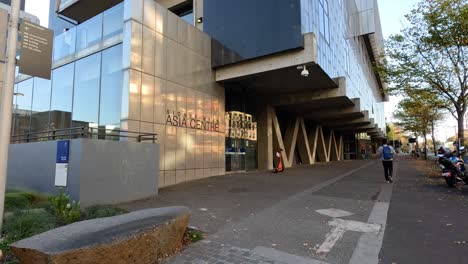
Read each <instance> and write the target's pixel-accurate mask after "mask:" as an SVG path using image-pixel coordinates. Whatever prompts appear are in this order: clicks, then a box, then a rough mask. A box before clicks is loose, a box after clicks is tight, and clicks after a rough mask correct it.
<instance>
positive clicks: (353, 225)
mask: <svg viewBox="0 0 468 264" xmlns="http://www.w3.org/2000/svg"><path fill="white" fill-rule="evenodd" d="M328 224H329V225H331V226H334V228H333V229H332V230H331V231H330V233H328V234H327V235H326V237H325V241H323V243H322V244H321V245H320V247H319V248H318V249H317V254H327V253H328V252H330V250H331V249H332V248H333V247H334V246H335V244H336V242H338V240H340V238H341V237H343V235H344V233H345V232H346V231H355V232H362V233H376V234H378V233H379V230H380V225H377V224H368V223H363V222H358V221H352V220H344V219H339V218H334V219H333V220H331V221H330V222H328Z"/></svg>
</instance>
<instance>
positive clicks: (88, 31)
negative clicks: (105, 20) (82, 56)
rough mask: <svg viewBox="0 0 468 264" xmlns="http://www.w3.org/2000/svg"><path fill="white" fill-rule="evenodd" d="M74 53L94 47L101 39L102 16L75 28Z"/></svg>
mask: <svg viewBox="0 0 468 264" xmlns="http://www.w3.org/2000/svg"><path fill="white" fill-rule="evenodd" d="M76 35H77V39H76V51H81V50H84V49H86V48H88V47H91V46H93V45H96V44H97V43H99V42H101V39H102V15H98V16H95V17H93V18H91V19H90V20H87V21H86V22H84V23H83V24H81V25H80V26H78V27H77V33H76Z"/></svg>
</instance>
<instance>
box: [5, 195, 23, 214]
mask: <svg viewBox="0 0 468 264" xmlns="http://www.w3.org/2000/svg"><path fill="white" fill-rule="evenodd" d="M28 207H29V200H28V199H27V198H26V197H25V196H24V195H23V194H22V193H7V194H5V211H7V212H11V211H15V210H23V209H27V208H28Z"/></svg>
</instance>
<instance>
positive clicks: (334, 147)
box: [330, 130, 340, 161]
mask: <svg viewBox="0 0 468 264" xmlns="http://www.w3.org/2000/svg"><path fill="white" fill-rule="evenodd" d="M330 137H331V146H330V149H331V152H330V161H339V160H340V159H339V155H340V154H339V152H338V143H337V139H336V133H335V131H333V130H332V131H331V132H330Z"/></svg>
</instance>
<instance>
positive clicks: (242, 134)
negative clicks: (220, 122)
mask: <svg viewBox="0 0 468 264" xmlns="http://www.w3.org/2000/svg"><path fill="white" fill-rule="evenodd" d="M226 137H230V138H241V139H248V140H253V141H256V140H257V122H252V115H249V114H246V113H242V112H237V111H230V112H226Z"/></svg>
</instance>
